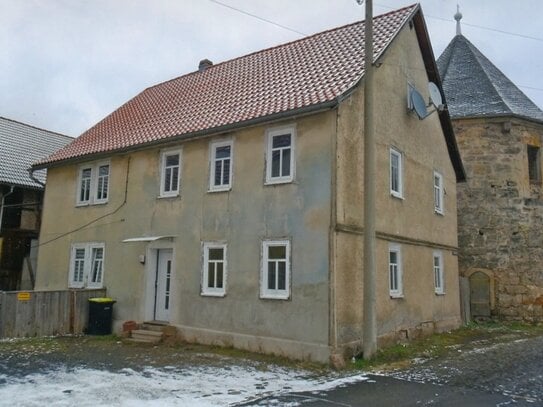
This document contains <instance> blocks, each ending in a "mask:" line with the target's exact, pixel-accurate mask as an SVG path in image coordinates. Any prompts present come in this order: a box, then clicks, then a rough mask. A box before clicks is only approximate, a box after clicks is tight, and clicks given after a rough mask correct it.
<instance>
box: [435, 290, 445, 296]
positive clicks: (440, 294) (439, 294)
mask: <svg viewBox="0 0 543 407" xmlns="http://www.w3.org/2000/svg"><path fill="white" fill-rule="evenodd" d="M435 294H436V296H438V297H442V296H444V295H445V293H444V292H442V291H440V292H438V291H436V292H435Z"/></svg>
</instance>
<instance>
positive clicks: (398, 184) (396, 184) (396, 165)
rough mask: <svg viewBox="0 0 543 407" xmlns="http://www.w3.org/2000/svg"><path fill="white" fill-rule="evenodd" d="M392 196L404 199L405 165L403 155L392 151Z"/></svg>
mask: <svg viewBox="0 0 543 407" xmlns="http://www.w3.org/2000/svg"><path fill="white" fill-rule="evenodd" d="M390 194H391V195H392V196H395V197H397V198H403V164H402V153H400V152H399V151H398V150H396V149H394V148H391V149H390Z"/></svg>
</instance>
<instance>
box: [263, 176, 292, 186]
mask: <svg viewBox="0 0 543 407" xmlns="http://www.w3.org/2000/svg"><path fill="white" fill-rule="evenodd" d="M293 182H294V179H292V178H288V179H287V178H278V179H267V180H266V182H264V185H281V184H292V183H293Z"/></svg>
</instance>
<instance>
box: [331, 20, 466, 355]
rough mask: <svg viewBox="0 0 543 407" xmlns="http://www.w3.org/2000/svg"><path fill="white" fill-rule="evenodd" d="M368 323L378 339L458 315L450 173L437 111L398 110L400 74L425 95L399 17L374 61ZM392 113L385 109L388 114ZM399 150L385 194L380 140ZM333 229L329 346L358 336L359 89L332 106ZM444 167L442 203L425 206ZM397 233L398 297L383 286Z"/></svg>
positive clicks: (403, 105) (411, 38) (445, 323)
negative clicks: (397, 171) (439, 288)
mask: <svg viewBox="0 0 543 407" xmlns="http://www.w3.org/2000/svg"><path fill="white" fill-rule="evenodd" d="M375 80H376V106H375V111H376V123H375V126H376V139H377V146H376V148H377V152H376V154H377V157H376V160H377V174H376V184H377V192H376V193H377V195H376V211H377V212H376V214H377V222H376V229H377V237H378V241H377V259H376V262H377V264H376V269H377V313H378V315H377V325H378V335H379V337H380V340H381V343H384V342H387V341H391V340H396V339H398V338H401V337H402V336H403V337H405V336H406V335H407V336H409V337H413V336H416V335H418V334H419V333H420V332H421V331H423V330H424V331H425V332H426V331H428V332H429V331H433V330H435V329H437V330H443V329H450V328H453V327H456V326H458V325H459V323H460V308H459V288H458V264H457V258H456V256H455V255H454V254H453V252H454V251H455V247H456V246H457V229H456V178H455V173H454V171H453V167H452V164H451V161H450V158H449V155H448V152H447V148H446V144H445V139H444V135H443V131H442V129H441V126H440V123H439V119H438V116H437V114H435V113H434V114H431V115H430V116H429V117H427V118H426V119H425V120H419V119H418V118H417V116H415V114H414V113H413V112H408V111H407V88H408V83H410V84H412V85H414V86H415V87H416V88H417V89H418V90H419V91H420V92H421V93H422V94H423V96H424V97H425V98H427V97H428V94H427V90H426V89H427V84H428V78H427V76H426V73H425V69H424V66H423V62H422V57H421V53H420V49H419V46H418V43H417V40H416V36H415V32H414V30H410V29H409V28H408V27H406V28H405V29H404V30H403V31H402V32H401V33H400V34H399V36H398V38H397V39H396V40H395V42H394V44H393V45H392V47H391V48H390V49H389V50H388V51H387V53H386V55H385V57H384V58H383V59H382V60H381V61H380V65H379V67H378V68H377V70H376V74H375ZM391 118H393V119H391ZM390 147H395V148H396V149H398V150H400V151H401V152H402V154H403V160H404V162H403V175H404V188H403V190H404V198H403V199H398V198H395V197H392V196H391V194H390V183H389V149H390ZM337 157H338V163H337V187H336V195H335V196H336V201H337V218H336V233H335V240H334V242H335V246H334V247H335V256H334V261H335V267H334V276H333V278H334V279H335V280H336V281H337V288H336V292H335V293H334V296H335V299H336V300H335V301H336V302H335V304H336V309H335V326H334V327H333V333H332V336H334V335H335V336H336V341H337V344H338V346H341V345H342V344H348V345H349V346H350V347H355V348H356V347H357V346H359V345H360V343H361V340H362V315H363V314H362V312H363V307H362V302H363V299H362V289H363V285H362V280H363V276H362V263H363V257H362V256H363V239H362V232H363V89H358V90H357V91H355V92H354V94H353V95H352V96H351V97H350V98H349V100H347V101H346V102H344V103H343V104H342V105H341V106H340V109H339V119H338V141H337ZM434 171H439V172H440V173H441V174H443V176H444V187H445V196H444V200H445V212H444V215H439V214H436V213H435V212H434V199H433V173H434ZM390 242H394V243H399V244H401V247H402V257H403V284H404V290H403V292H404V297H403V298H401V299H392V298H391V297H390V295H389V289H388V246H389V243H390ZM434 250H442V253H443V257H444V262H445V267H444V270H445V278H446V282H445V295H436V294H435V292H434V285H433V284H434V282H433V281H434V280H433V262H432V253H433V251H434Z"/></svg>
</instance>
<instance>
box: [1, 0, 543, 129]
mask: <svg viewBox="0 0 543 407" xmlns="http://www.w3.org/2000/svg"><path fill="white" fill-rule="evenodd" d="M218 1H220V2H221V3H224V4H227V5H229V6H231V7H234V8H237V9H240V10H243V11H244V12H246V13H249V14H253V15H256V16H258V17H261V18H263V19H267V20H270V21H273V22H275V23H277V24H279V25H283V26H286V27H288V28H291V29H292V30H295V31H298V32H300V33H304V34H313V33H316V32H319V31H323V30H326V29H329V28H333V27H337V26H340V25H344V24H347V23H350V22H353V21H357V20H361V19H363V13H364V6H358V5H357V3H356V1H355V0H272V1H270V0H217V1H214V0H0V116H3V117H7V118H11V119H14V120H18V121H22V122H24V123H27V124H32V125H35V126H38V127H41V128H45V129H47V130H52V131H57V132H60V133H64V134H68V135H71V136H78V135H79V134H81V133H82V132H83V131H85V130H86V129H88V128H89V127H91V126H93V125H94V124H96V123H97V122H98V121H99V120H101V119H103V118H104V117H105V116H106V115H108V114H109V113H111V112H112V111H114V110H115V109H116V108H118V107H119V106H120V105H122V104H123V103H125V102H126V101H128V100H129V99H130V98H132V97H134V96H135V95H136V94H138V93H139V92H141V91H142V90H143V89H145V88H146V87H148V86H151V85H154V84H156V83H159V82H162V81H165V80H169V79H172V78H175V77H177V76H181V75H184V74H186V73H189V72H192V71H194V70H196V69H197V66H198V62H199V61H200V60H201V59H204V58H208V59H210V60H212V61H213V62H214V63H218V62H221V61H225V60H228V59H231V58H235V57H237V56H241V55H244V54H247V53H250V52H253V51H258V50H260V49H264V48H268V47H271V46H274V45H278V44H281V43H284V42H287V41H291V40H296V39H299V38H302V37H303V35H302V34H298V33H296V32H293V31H289V30H287V29H284V28H280V27H278V26H277V25H274V24H270V23H267V22H264V21H262V20H260V19H258V18H255V17H252V16H249V15H247V14H243V13H241V12H239V11H235V10H232V9H231V8H227V7H225V6H224V5H221V4H218V3H217V2H218ZM413 2H414V1H410V0H378V1H375V2H374V14H375V15H377V14H382V13H385V12H388V11H390V10H392V9H396V8H400V7H403V6H407V5H410V4H412V3H413ZM420 3H421V5H422V10H423V13H424V15H425V17H426V23H427V26H428V30H429V33H430V39H431V42H432V46H433V49H434V55H435V57H436V59H437V58H438V57H439V55H440V54H441V52H442V51H443V50H444V48H445V47H446V46H447V44H448V43H449V42H450V41H451V40H452V38H453V36H454V35H455V27H456V26H455V21H454V19H453V15H454V14H455V12H456V5H457V3H459V4H460V11H461V12H462V14H463V16H464V17H463V19H462V23H463V24H462V33H463V34H464V36H466V37H467V38H468V39H469V40H470V41H471V42H472V43H473V44H474V45H475V46H476V47H477V48H478V49H479V50H480V51H481V52H482V53H483V54H485V55H486V56H487V57H488V58H489V59H490V60H491V61H492V62H493V63H494V64H495V65H496V66H497V67H498V68H499V69H501V70H502V72H504V73H505V75H506V76H508V77H509V79H511V80H512V81H513V82H514V83H515V84H516V85H517V86H519V87H520V88H521V90H522V91H523V92H524V93H526V94H527V95H528V97H530V98H531V99H532V100H533V101H534V102H535V103H536V104H537V105H538V106H539V107H540V108H543V79H542V78H543V76H542V73H543V32H541V31H542V30H541V28H543V25H542V15H543V1H541V0H517V1H510V0H509V1H506V0H476V1H474V0H422V1H421V2H420ZM481 27H484V28H481ZM500 31H505V32H508V33H510V34H507V33H502V32H500ZM528 37H533V38H528ZM533 88H537V89H533ZM538 89H539V90H538Z"/></svg>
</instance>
